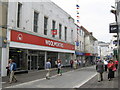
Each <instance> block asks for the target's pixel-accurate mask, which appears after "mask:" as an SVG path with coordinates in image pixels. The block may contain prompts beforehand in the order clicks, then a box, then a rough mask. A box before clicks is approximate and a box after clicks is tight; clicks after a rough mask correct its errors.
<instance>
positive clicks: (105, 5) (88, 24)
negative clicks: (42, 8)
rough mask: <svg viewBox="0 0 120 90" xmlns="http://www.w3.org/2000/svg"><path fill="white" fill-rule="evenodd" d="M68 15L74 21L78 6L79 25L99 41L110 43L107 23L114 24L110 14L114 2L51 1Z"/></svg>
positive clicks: (102, 0) (83, 0) (111, 0)
mask: <svg viewBox="0 0 120 90" xmlns="http://www.w3.org/2000/svg"><path fill="white" fill-rule="evenodd" d="M51 1H53V2H54V3H56V4H57V5H58V6H59V7H61V8H62V9H63V10H65V11H66V12H67V13H68V14H70V15H71V16H72V17H73V18H74V19H75V20H76V19H77V18H76V15H77V14H76V11H77V9H76V4H78V5H79V6H80V9H79V12H80V14H79V16H80V19H79V20H80V25H82V26H84V27H85V28H86V29H87V30H88V31H90V32H93V36H94V37H96V38H97V39H98V40H99V41H104V42H110V39H111V38H112V35H113V34H111V33H109V23H112V22H115V19H114V15H113V14H112V13H110V10H111V9H112V8H111V6H115V0H51Z"/></svg>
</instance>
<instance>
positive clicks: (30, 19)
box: [2, 0, 75, 76]
mask: <svg viewBox="0 0 120 90" xmlns="http://www.w3.org/2000/svg"><path fill="white" fill-rule="evenodd" d="M7 22H8V36H7V38H8V40H9V47H8V51H9V54H8V56H9V58H11V59H14V60H15V62H16V63H17V69H18V70H40V69H44V68H45V62H46V61H47V59H49V58H50V59H51V63H52V67H55V61H56V60H57V59H61V60H62V63H63V65H65V66H66V65H68V64H69V60H71V59H74V57H75V54H74V53H75V45H74V37H73V35H74V29H75V24H74V20H73V19H72V18H71V16H70V15H69V14H67V13H66V12H65V11H63V10H62V9H61V8H59V7H58V6H57V5H55V4H54V3H53V2H43V3H42V2H40V3H39V2H22V1H21V0H20V1H19V0H16V2H9V3H8V21H7ZM4 55H5V54H4ZM9 58H8V59H9ZM8 59H5V58H4V59H3V61H5V62H4V63H3V64H2V68H3V70H2V76H5V75H6V69H5V67H6V66H7V63H8Z"/></svg>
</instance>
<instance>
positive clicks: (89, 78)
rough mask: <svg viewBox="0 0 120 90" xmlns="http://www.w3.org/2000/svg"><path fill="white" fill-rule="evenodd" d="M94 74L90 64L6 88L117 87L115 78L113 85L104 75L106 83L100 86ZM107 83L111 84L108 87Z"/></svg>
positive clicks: (93, 68) (100, 83)
mask: <svg viewBox="0 0 120 90" xmlns="http://www.w3.org/2000/svg"><path fill="white" fill-rule="evenodd" d="M96 74H97V73H96V70H95V66H90V67H84V68H80V69H77V70H72V71H69V72H65V73H63V75H62V76H59V75H53V76H52V77H51V79H50V80H46V79H45V78H41V79H37V80H33V81H29V82H24V83H21V84H16V85H12V86H8V87H6V88H87V87H88V88H90V86H91V88H94V87H95V88H97V85H98V88H102V87H103V88H118V87H117V85H118V84H117V80H116V84H117V85H115V86H114V85H113V83H114V81H111V82H110V81H108V80H107V78H106V77H107V76H105V78H106V79H105V80H104V84H106V85H103V86H102V87H100V86H99V85H102V84H103V82H97V76H96ZM104 75H107V74H104ZM93 84H94V85H93ZM95 84H96V85H95ZM107 85H111V86H109V87H108V86H107ZM105 86H106V87H105Z"/></svg>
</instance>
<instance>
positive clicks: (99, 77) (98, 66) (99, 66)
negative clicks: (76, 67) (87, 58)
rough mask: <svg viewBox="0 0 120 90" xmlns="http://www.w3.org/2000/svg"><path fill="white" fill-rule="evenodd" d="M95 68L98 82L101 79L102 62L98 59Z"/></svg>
mask: <svg viewBox="0 0 120 90" xmlns="http://www.w3.org/2000/svg"><path fill="white" fill-rule="evenodd" d="M96 70H97V72H98V82H100V81H103V72H104V63H103V62H102V60H99V61H98V62H97V64H96Z"/></svg>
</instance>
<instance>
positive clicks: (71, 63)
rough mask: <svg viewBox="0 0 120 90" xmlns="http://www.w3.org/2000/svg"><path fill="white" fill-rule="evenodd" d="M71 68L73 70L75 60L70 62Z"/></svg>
mask: <svg viewBox="0 0 120 90" xmlns="http://www.w3.org/2000/svg"><path fill="white" fill-rule="evenodd" d="M70 67H71V68H73V60H70Z"/></svg>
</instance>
